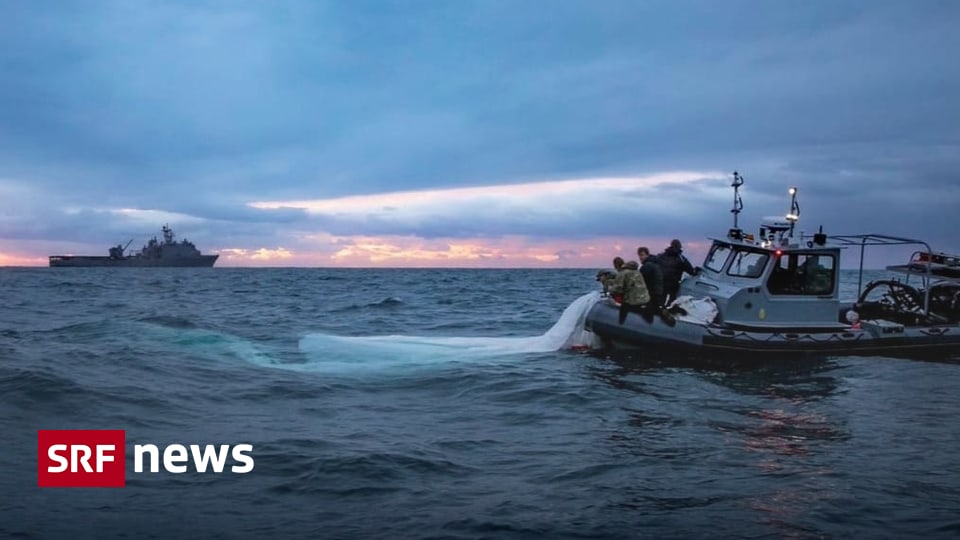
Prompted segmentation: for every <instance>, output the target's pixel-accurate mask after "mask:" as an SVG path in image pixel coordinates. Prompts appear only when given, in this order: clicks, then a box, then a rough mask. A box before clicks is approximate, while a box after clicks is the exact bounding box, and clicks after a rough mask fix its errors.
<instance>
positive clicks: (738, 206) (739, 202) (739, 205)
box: [727, 171, 743, 240]
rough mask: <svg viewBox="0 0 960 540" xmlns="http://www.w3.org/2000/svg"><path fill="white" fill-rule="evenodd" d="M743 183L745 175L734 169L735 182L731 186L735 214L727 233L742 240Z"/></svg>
mask: <svg viewBox="0 0 960 540" xmlns="http://www.w3.org/2000/svg"><path fill="white" fill-rule="evenodd" d="M742 185H743V177H742V176H740V173H738V172H737V171H733V183H732V184H730V187H732V188H733V208H731V209H730V213H732V214H733V228H732V229H730V231H729V232H728V233H727V236H729V237H730V238H733V239H735V240H740V239H742V238H743V231H741V230H740V222H739V217H740V211H741V210H743V199H741V198H740V186H742Z"/></svg>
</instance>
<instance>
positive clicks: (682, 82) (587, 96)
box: [0, 0, 960, 268]
mask: <svg viewBox="0 0 960 540" xmlns="http://www.w3.org/2000/svg"><path fill="white" fill-rule="evenodd" d="M958 28H960V2H955V1H951V0H944V1H936V0H916V1H907V0H902V1H895V2H889V1H884V0H866V1H859V0H844V1H842V2H834V1H827V0H813V1H810V2H796V1H793V0H752V1H738V0H722V1H717V0H705V1H692V0H691V1H687V0H678V1H672V0H670V1H667V0H664V1H645V0H627V1H622V2H621V1H617V0H603V1H600V2H595V1H587V0H580V1H564V0H554V1H551V2H532V1H516V0H511V1H496V0H477V1H448V0H433V1H415V0H406V1H398V2H392V1H387V0H357V1H349V2H347V1H330V2H324V1H319V0H308V1H297V0H282V1H278V2H262V1H240V0H236V1H233V0H231V1H226V0H224V1H212V0H191V1H182V2H180V1H166V2H163V1H158V2H129V1H126V0H117V1H99V0H85V1H64V2H54V3H49V2H23V1H19V0H0V266H2V265H16V266H30V265H46V264H47V256H48V255H54V254H83V255H106V254H107V248H108V247H109V246H113V245H117V244H119V243H122V244H126V243H127V241H132V243H131V249H133V248H139V247H141V246H142V245H143V244H144V243H146V241H147V240H148V239H149V238H151V237H152V236H155V235H159V234H160V227H161V226H162V225H164V224H169V225H170V226H171V227H172V228H173V229H174V231H175V232H176V233H177V235H178V238H187V239H189V240H191V241H193V242H194V243H196V245H197V247H198V248H199V249H201V250H202V251H203V252H204V253H219V254H220V259H219V261H218V263H217V265H218V266H320V267H340V266H342V267H411V266H412V267H533V268H561V267H591V268H602V267H605V266H608V265H609V261H610V259H612V257H613V256H615V255H623V256H625V257H628V258H630V257H633V256H635V253H636V247H637V246H640V245H647V246H649V247H651V248H652V251H654V252H655V253H656V252H658V251H661V250H662V249H663V248H665V247H666V246H667V245H668V243H669V241H670V239H672V238H678V239H680V240H682V241H683V243H684V247H685V250H686V253H687V255H688V256H689V257H690V258H691V259H693V260H694V262H695V263H697V262H699V261H701V260H702V258H703V256H704V255H705V252H706V249H707V248H708V247H709V240H707V238H708V237H711V236H722V235H724V234H725V232H726V230H727V229H728V228H729V227H730V226H731V223H732V214H731V213H730V208H731V206H732V199H733V193H732V190H731V188H730V182H731V175H732V172H733V171H735V170H736V171H739V172H740V173H741V174H742V175H743V177H744V178H745V182H746V183H745V185H744V186H743V188H742V190H741V196H742V197H743V202H744V209H743V213H742V214H741V215H740V220H741V226H742V227H743V228H745V229H747V230H748V231H753V230H755V229H756V228H757V226H758V225H759V222H760V219H761V218H763V217H766V216H774V215H781V216H782V215H783V214H785V213H786V212H787V211H788V209H789V203H790V201H789V198H788V195H787V189H788V188H789V187H791V186H796V187H797V188H798V190H799V202H800V207H801V217H800V225H799V228H800V229H802V230H806V231H809V232H812V231H814V230H815V229H816V228H817V227H819V226H820V225H823V227H824V230H825V231H826V232H827V233H828V234H831V233H833V234H856V233H881V234H890V235H897V236H908V237H916V238H921V239H923V240H926V241H928V242H929V243H930V244H931V245H932V247H933V248H934V249H935V250H937V251H946V252H952V253H958V252H960V238H958V236H960V234H958V233H960V98H958V96H960V62H958V61H957V54H958V53H957V51H960V31H958ZM851 258H852V257H851ZM896 262H899V261H896Z"/></svg>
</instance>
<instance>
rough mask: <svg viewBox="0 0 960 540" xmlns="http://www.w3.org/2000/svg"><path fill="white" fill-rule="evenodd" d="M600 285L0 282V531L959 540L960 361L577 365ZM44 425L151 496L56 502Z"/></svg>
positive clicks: (108, 272) (556, 280) (87, 493)
mask: <svg viewBox="0 0 960 540" xmlns="http://www.w3.org/2000/svg"><path fill="white" fill-rule="evenodd" d="M593 274H594V273H593V271H590V270H339V269H338V270H331V269H230V268H215V269H48V268H36V269H11V268H7V269H0V433H2V434H3V446H2V450H0V536H5V537H14V538H113V537H127V538H171V537H178V538H185V537H186V538H247V537H249V538H689V537H729V538H842V537H855V538H919V537H923V538H931V537H943V538H956V537H958V536H960V421H958V417H960V392H958V389H960V361H958V360H960V358H958V356H960V352H958V355H952V356H950V355H948V356H947V357H944V358H938V359H933V360H932V361H931V359H925V360H917V359H898V358H883V357H826V358H818V359H809V360H805V361H802V362H792V363H783V362H774V363H772V364H771V366H769V367H752V368H724V367H722V366H720V367H718V366H698V365H696V364H695V363H694V364H691V363H690V362H689V360H690V359H689V358H687V359H682V361H681V359H674V358H671V357H670V356H669V355H668V354H667V355H664V354H660V355H659V356H658V357H657V358H645V357H644V356H643V354H642V353H640V354H637V355H634V356H632V357H621V356H610V355H608V354H607V353H605V352H603V351H595V352H589V353H584V352H576V351H573V350H570V345H571V344H574V343H577V342H579V341H580V340H581V337H582V336H581V335H580V332H579V329H578V322H579V320H580V319H581V318H582V315H583V311H584V309H586V308H587V307H588V306H589V305H590V302H591V301H592V300H593V298H594V297H595V296H596V289H597V284H596V282H595V281H594V280H593ZM844 278H845V279H846V284H845V291H846V292H847V293H850V294H849V295H851V296H852V293H851V291H853V290H854V289H852V288H851V287H853V286H855V279H856V276H855V275H854V274H846V275H845V276H844ZM771 360H775V359H771ZM40 429H124V430H126V437H127V448H128V453H127V486H126V487H125V488H123V489H93V488H71V489H40V488H38V487H37V430H40ZM146 443H153V444H157V445H166V444H172V443H181V444H208V443H210V444H240V443H248V444H251V445H253V447H254V450H253V452H252V456H253V457H254V460H255V468H254V470H253V471H252V472H250V473H248V474H230V473H222V474H215V473H205V474H201V473H196V472H187V473H184V474H173V473H167V472H160V473H143V474H135V473H132V459H133V456H132V452H130V447H131V445H133V444H146Z"/></svg>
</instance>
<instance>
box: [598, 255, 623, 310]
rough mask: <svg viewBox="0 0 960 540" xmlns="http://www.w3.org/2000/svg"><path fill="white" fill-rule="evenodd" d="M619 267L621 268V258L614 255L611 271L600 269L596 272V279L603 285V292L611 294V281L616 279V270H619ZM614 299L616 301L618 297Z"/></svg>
mask: <svg viewBox="0 0 960 540" xmlns="http://www.w3.org/2000/svg"><path fill="white" fill-rule="evenodd" d="M621 268H623V258H621V257H614V258H613V272H611V271H610V270H600V271H599V272H597V281H599V282H600V284H601V285H603V294H611V293H610V288H611V287H612V286H613V281H614V280H615V279H616V277H617V272H619V271H620V269H621ZM616 300H617V301H618V302H619V301H620V300H619V299H616Z"/></svg>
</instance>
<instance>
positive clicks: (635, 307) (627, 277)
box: [610, 261, 650, 324]
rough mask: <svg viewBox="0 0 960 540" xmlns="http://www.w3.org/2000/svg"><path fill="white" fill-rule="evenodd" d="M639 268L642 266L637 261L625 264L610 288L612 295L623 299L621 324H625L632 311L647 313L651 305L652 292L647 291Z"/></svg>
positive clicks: (621, 302)
mask: <svg viewBox="0 0 960 540" xmlns="http://www.w3.org/2000/svg"><path fill="white" fill-rule="evenodd" d="M639 268H640V265H638V264H637V263H636V261H630V262H627V263H624V265H623V267H622V268H621V269H620V271H619V272H617V277H616V278H614V280H613V284H612V285H611V286H610V294H611V295H613V296H614V297H616V296H617V295H620V296H621V297H622V300H620V324H623V322H624V321H625V320H626V319H627V313H629V312H631V311H632V312H634V313H641V314H643V313H645V311H644V309H645V306H646V305H647V304H649V303H650V292H649V291H647V284H646V283H645V282H644V281H643V275H642V274H641V273H640V270H639Z"/></svg>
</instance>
